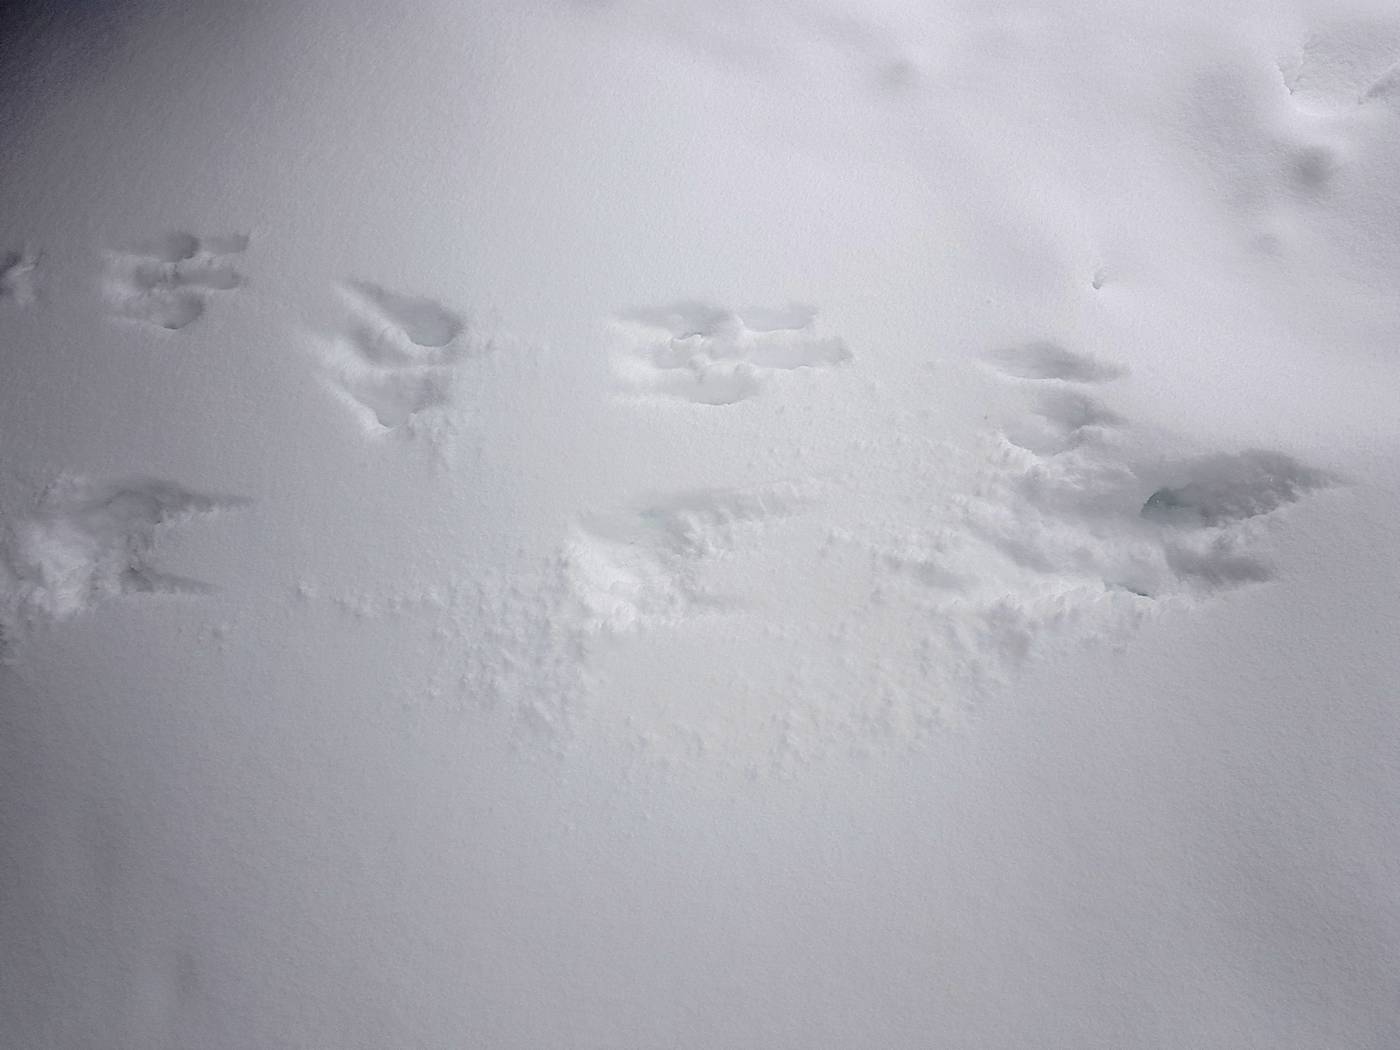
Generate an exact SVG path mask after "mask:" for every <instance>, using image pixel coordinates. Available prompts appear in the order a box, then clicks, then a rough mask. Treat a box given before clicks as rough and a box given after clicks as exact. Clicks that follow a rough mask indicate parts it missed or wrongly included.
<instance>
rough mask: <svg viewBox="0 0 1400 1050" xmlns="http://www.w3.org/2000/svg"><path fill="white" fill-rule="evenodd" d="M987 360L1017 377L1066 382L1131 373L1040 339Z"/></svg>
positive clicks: (1102, 380) (1101, 379)
mask: <svg viewBox="0 0 1400 1050" xmlns="http://www.w3.org/2000/svg"><path fill="white" fill-rule="evenodd" d="M986 360H987V363H988V364H990V365H991V366H992V367H993V368H995V369H996V370H997V371H998V372H1001V373H1002V374H1003V375H1007V376H1011V377H1012V378H1014V379H1040V380H1044V379H1058V380H1062V381H1064V382H1066V383H1107V382H1108V381H1109V380H1112V379H1119V378H1121V377H1123V376H1125V375H1127V369H1125V368H1121V367H1119V366H1117V365H1111V364H1106V363H1105V362H1103V361H1099V360H1097V359H1095V358H1093V357H1091V356H1089V355H1088V354H1079V353H1075V352H1074V351H1073V350H1067V349H1065V348H1064V347H1062V346H1060V345H1059V344H1058V343H1052V342H1049V341H1045V340H1040V341H1037V342H1032V343H1025V344H1022V345H1021V346H1008V347H1004V348H1002V349H1000V350H993V351H991V352H990V353H988V354H987V355H986Z"/></svg>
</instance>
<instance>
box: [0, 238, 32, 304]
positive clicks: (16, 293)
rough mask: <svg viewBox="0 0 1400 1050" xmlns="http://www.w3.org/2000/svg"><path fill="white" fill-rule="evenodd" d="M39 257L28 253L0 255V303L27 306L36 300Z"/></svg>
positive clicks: (19, 252) (18, 252)
mask: <svg viewBox="0 0 1400 1050" xmlns="http://www.w3.org/2000/svg"><path fill="white" fill-rule="evenodd" d="M38 268H39V257H38V256H37V255H35V254H34V253H32V252H29V251H17V252H5V253H3V254H0V303H14V304H15V305H16V306H28V305H29V304H30V303H32V302H34V301H35V299H37V298H38V289H37V284H38V281H37V273H38Z"/></svg>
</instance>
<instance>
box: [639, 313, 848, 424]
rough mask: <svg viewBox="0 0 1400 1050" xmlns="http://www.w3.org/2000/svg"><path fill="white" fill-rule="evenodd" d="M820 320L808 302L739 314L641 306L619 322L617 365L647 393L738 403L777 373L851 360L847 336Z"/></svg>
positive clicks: (698, 401)
mask: <svg viewBox="0 0 1400 1050" xmlns="http://www.w3.org/2000/svg"><path fill="white" fill-rule="evenodd" d="M815 319H816V312H815V311H814V310H812V309H811V308H809V307H804V306H790V307H787V308H785V309H779V310H770V309H761V308H753V309H746V310H743V311H741V312H736V311H733V310H729V309H726V308H724V307H720V306H714V305H711V304H708V303H701V302H680V303H673V304H671V305H669V306H661V307H653V308H649V309H643V310H633V311H631V312H629V313H626V314H623V315H621V316H620V317H619V318H618V319H617V323H616V330H617V333H618V337H619V338H618V345H617V348H616V352H615V354H614V368H615V370H616V372H617V374H618V376H619V378H620V379H621V380H622V381H623V383H625V384H626V385H627V386H628V387H629V388H631V389H633V390H636V391H639V392H646V393H656V394H662V395H666V396H669V397H676V398H680V399H682V400H685V401H691V402H694V403H696V404H704V405H732V404H735V403H736V402H739V401H744V400H746V399H748V398H751V397H753V396H755V395H756V394H758V393H759V392H760V391H761V390H762V389H763V386H764V384H765V382H766V381H767V379H768V377H769V376H771V375H772V374H774V373H775V372H780V371H790V370H793V369H798V368H831V367H834V366H836V365H840V364H843V363H844V362H846V361H849V360H850V359H851V352H850V350H849V349H848V348H847V346H846V344H845V342H844V341H843V340H841V339H839V338H836V337H834V336H823V335H818V334H817V332H816V331H815V326H814V322H815Z"/></svg>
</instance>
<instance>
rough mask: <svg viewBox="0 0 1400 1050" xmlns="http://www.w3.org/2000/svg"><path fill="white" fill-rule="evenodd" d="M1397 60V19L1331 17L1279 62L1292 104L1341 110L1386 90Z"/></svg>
mask: <svg viewBox="0 0 1400 1050" xmlns="http://www.w3.org/2000/svg"><path fill="white" fill-rule="evenodd" d="M1397 59H1400V22H1397V21H1394V20H1391V19H1356V20H1351V19H1333V20H1328V21H1327V22H1324V23H1322V24H1320V25H1319V26H1317V27H1316V28H1315V29H1314V30H1313V31H1312V32H1311V33H1309V34H1308V36H1307V38H1306V39H1305V40H1304V41H1303V43H1302V45H1301V47H1300V48H1299V49H1298V51H1297V52H1296V53H1294V54H1293V55H1290V56H1288V57H1286V58H1285V59H1283V60H1282V61H1280V62H1279V72H1280V73H1281V74H1282V75H1283V81H1284V84H1285V85H1286V86H1287V88H1288V93H1289V95H1290V96H1291V97H1292V100H1293V103H1294V105H1296V106H1298V107H1300V108H1302V109H1304V110H1308V111H1313V112H1327V111H1329V110H1345V109H1347V108H1349V107H1352V106H1355V105H1357V104H1358V103H1362V102H1365V101H1367V100H1368V99H1371V98H1376V97H1379V96H1381V95H1384V94H1385V93H1386V85H1387V83H1388V82H1389V81H1390V80H1391V79H1392V78H1393V76H1394V73H1395V70H1396V68H1397V62H1396V60H1397Z"/></svg>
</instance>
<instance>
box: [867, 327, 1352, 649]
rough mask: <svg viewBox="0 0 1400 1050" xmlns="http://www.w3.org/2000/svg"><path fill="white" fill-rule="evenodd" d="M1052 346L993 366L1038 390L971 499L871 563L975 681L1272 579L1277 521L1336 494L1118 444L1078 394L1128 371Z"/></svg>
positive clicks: (1270, 460)
mask: <svg viewBox="0 0 1400 1050" xmlns="http://www.w3.org/2000/svg"><path fill="white" fill-rule="evenodd" d="M1046 345H1047V344H1032V345H1031V348H1029V349H1027V348H1022V349H1020V350H1017V351H1015V352H1007V351H1002V352H999V353H996V354H993V355H988V358H987V359H989V360H991V361H995V362H996V363H997V364H998V365H1000V366H1003V367H999V368H998V371H1000V372H1002V373H1003V374H1005V375H1007V376H1009V377H1011V378H1014V379H1017V380H1023V379H1026V378H1031V380H1032V384H1033V385H1031V386H1030V389H1029V391H1028V393H1029V395H1030V398H1031V401H1030V404H1029V405H1028V411H1027V414H1026V416H1025V418H1023V419H1019V420H1015V421H1013V422H1011V423H1010V424H1009V425H1007V426H1006V427H1005V429H1004V430H1003V432H1002V433H1000V434H998V435H996V436H994V437H992V438H991V439H990V440H989V443H988V446H987V460H986V462H985V463H984V464H983V465H982V466H981V467H980V468H977V469H976V471H975V473H974V475H973V479H971V480H970V491H969V493H968V494H967V495H961V496H959V495H954V496H953V497H952V498H951V499H950V501H949V502H948V503H947V504H946V505H944V506H941V507H939V506H935V507H933V508H931V510H930V511H929V514H928V519H927V521H926V522H925V523H924V524H923V525H922V527H921V528H920V529H916V530H915V532H914V534H913V535H912V536H909V537H905V539H904V540H902V541H901V542H900V543H899V544H898V545H890V544H888V543H887V544H884V545H877V546H875V547H872V548H870V549H871V550H872V551H873V553H874V556H875V561H874V569H875V578H876V581H877V584H876V587H877V592H878V593H881V594H884V595H886V597H887V598H888V597H889V596H891V595H893V596H896V597H897V598H898V600H900V601H902V602H908V603H913V604H915V605H916V606H917V607H921V608H924V609H925V610H926V611H927V612H928V614H929V615H930V616H932V617H933V618H934V620H935V622H940V623H942V624H943V625H944V631H943V637H944V638H945V639H946V640H948V641H950V642H951V644H952V645H953V647H954V649H955V650H957V651H960V652H962V653H963V654H964V655H965V657H966V658H967V659H968V661H970V663H969V664H968V666H971V667H976V668H981V669H983V670H984V671H995V669H997V668H999V667H1004V666H1014V665H1015V664H1016V663H1017V662H1019V661H1020V660H1022V659H1024V658H1025V657H1026V656H1028V655H1029V654H1031V653H1032V652H1034V651H1035V650H1036V649H1038V648H1040V647H1041V646H1043V645H1047V644H1051V643H1052V642H1053V640H1054V639H1056V638H1065V637H1093V636H1099V635H1105V634H1106V635H1109V636H1112V635H1115V634H1118V633H1119V632H1121V631H1123V630H1125V629H1126V628H1128V627H1130V626H1132V625H1133V624H1135V623H1137V622H1138V621H1139V620H1140V619H1141V618H1142V617H1144V616H1145V615H1147V614H1148V612H1149V611H1150V610H1151V609H1152V608H1153V607H1154V603H1153V601H1152V600H1154V599H1156V600H1158V601H1167V602H1174V603H1177V604H1181V603H1185V604H1187V605H1190V604H1193V603H1195V602H1197V601H1199V600H1203V599H1204V598H1207V597H1209V596H1210V595H1211V594H1213V593H1216V592H1219V591H1221V590H1224V589H1228V588H1233V587H1238V586H1241V585H1244V584H1248V583H1254V582H1261V581H1266V580H1268V579H1271V578H1272V577H1273V575H1274V570H1273V569H1272V567H1271V566H1270V565H1269V563H1268V561H1267V560H1266V559H1265V558H1264V556H1263V550H1264V539H1265V534H1266V529H1267V522H1268V520H1269V518H1270V516H1271V515H1273V514H1275V513H1276V512H1278V511H1279V510H1280V509H1282V508H1284V507H1286V506H1288V505H1290V504H1293V503H1296V502H1298V501H1300V500H1302V499H1304V498H1305V497H1306V496H1307V495H1309V494H1310V493H1313V492H1316V491H1319V490H1321V489H1323V488H1326V487H1328V486H1330V485H1334V484H1336V479H1335V478H1334V477H1332V476H1331V475H1329V474H1327V473H1325V472H1323V471H1320V470H1316V469H1313V468H1311V467H1308V466H1305V465H1303V464H1301V463H1299V462H1298V461H1297V460H1295V459H1293V458H1292V457H1290V456H1288V455H1286V454H1284V453H1281V452H1274V451H1265V450H1248V451H1243V452H1237V453H1218V454H1214V455H1205V456H1198V457H1194V458H1181V459H1177V460H1174V461H1173V460H1167V461H1165V462H1163V461H1162V460H1161V459H1159V458H1157V457H1153V456H1151V455H1148V454H1145V453H1142V452H1139V451H1137V448H1138V444H1137V443H1136V442H1135V441H1133V440H1126V441H1125V440H1122V439H1121V437H1120V435H1124V434H1125V433H1126V432H1127V431H1128V430H1129V423H1128V421H1127V420H1126V419H1124V418H1123V417H1122V416H1121V415H1119V414H1117V413H1116V412H1113V411H1112V410H1111V409H1109V408H1107V407H1106V406H1104V405H1102V404H1100V403H1099V402H1098V401H1097V400H1095V399H1093V398H1091V397H1089V396H1088V395H1087V394H1086V393H1084V391H1083V390H1082V389H1076V386H1075V384H1084V383H1095V382H1102V381H1104V379H1105V377H1108V376H1118V375H1124V374H1126V370H1125V369H1122V368H1119V367H1117V366H1115V365H1112V364H1110V363H1106V362H1102V361H1098V360H1096V359H1094V358H1091V357H1088V356H1086V355H1083V354H1078V353H1073V352H1071V351H1068V350H1064V349H1062V348H1059V347H1055V348H1054V349H1053V352H1051V351H1045V350H1043V349H1041V348H1042V347H1044V346H1046ZM857 545H858V546H860V545H861V544H860V543H859V542H857ZM899 581H906V585H904V586H900V585H899ZM908 582H913V583H915V584H917V585H918V586H917V587H913V588H910V587H909V586H907V583H908Z"/></svg>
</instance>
